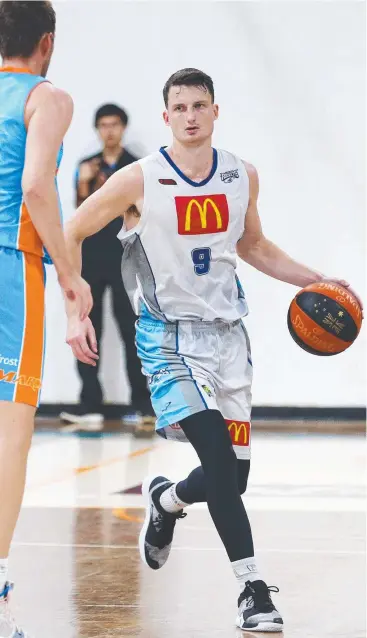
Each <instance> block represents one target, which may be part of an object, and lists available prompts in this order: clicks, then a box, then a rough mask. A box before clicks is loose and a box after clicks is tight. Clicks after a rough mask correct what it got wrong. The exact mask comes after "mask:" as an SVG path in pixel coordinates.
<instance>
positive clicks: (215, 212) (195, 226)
mask: <svg viewBox="0 0 367 638" xmlns="http://www.w3.org/2000/svg"><path fill="white" fill-rule="evenodd" d="M175 202H176V211H177V219H178V234H179V235H209V234H211V233H224V232H225V231H226V230H227V228H228V221H229V210H228V202H227V197H226V196H225V195H198V196H197V197H175Z"/></svg>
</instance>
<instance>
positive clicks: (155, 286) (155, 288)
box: [135, 233, 168, 321]
mask: <svg viewBox="0 0 367 638" xmlns="http://www.w3.org/2000/svg"><path fill="white" fill-rule="evenodd" d="M135 234H136V236H137V238H138V241H139V242H140V245H141V247H142V250H143V253H144V255H145V259H146V260H147V264H148V266H149V268H150V272H151V273H152V277H153V282H154V299H155V301H156V304H157V306H158V310H159V312H160V313H161V314H162V316H163V317H164V318H165V320H166V321H168V319H167V317H166V315H165V314H164V312H163V311H162V309H161V307H160V305H159V302H158V299H157V295H156V290H157V284H156V283H155V277H154V273H153V270H152V267H151V265H150V261H149V259H148V256H147V253H146V252H145V248H144V246H143V242H142V241H141V239H140V235H139V233H135Z"/></svg>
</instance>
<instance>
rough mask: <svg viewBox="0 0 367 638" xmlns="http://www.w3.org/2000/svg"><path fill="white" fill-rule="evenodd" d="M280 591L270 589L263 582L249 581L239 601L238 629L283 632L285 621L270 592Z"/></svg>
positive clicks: (275, 588) (274, 588)
mask: <svg viewBox="0 0 367 638" xmlns="http://www.w3.org/2000/svg"><path fill="white" fill-rule="evenodd" d="M278 591H279V589H278V587H268V586H267V585H266V583H264V581H263V580H255V581H254V582H250V581H249V580H248V581H247V583H246V587H245V589H244V591H243V592H242V594H241V596H240V597H239V599H238V616H237V619H236V625H237V627H239V628H240V629H242V631H263V632H269V633H270V632H274V633H275V632H277V631H279V632H280V631H283V619H282V617H281V615H280V614H279V612H278V611H277V610H276V608H275V607H274V605H273V602H272V600H271V597H270V592H278Z"/></svg>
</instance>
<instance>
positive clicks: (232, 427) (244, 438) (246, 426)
mask: <svg viewBox="0 0 367 638" xmlns="http://www.w3.org/2000/svg"><path fill="white" fill-rule="evenodd" d="M226 423H227V426H228V432H229V433H230V435H231V439H232V443H233V445H240V446H242V447H247V446H248V445H249V443H250V430H251V424H250V422H249V421H233V420H232V421H231V420H230V419H226Z"/></svg>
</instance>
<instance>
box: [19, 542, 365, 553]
mask: <svg viewBox="0 0 367 638" xmlns="http://www.w3.org/2000/svg"><path fill="white" fill-rule="evenodd" d="M13 547H45V548H48V549H53V548H60V549H112V550H113V549H121V550H136V551H137V550H138V549H139V547H138V545H97V544H96V545H92V544H87V543H86V544H83V543H79V544H77V543H41V542H22V541H16V542H14V543H13ZM171 551H176V552H177V551H181V552H182V551H185V552H223V548H222V547H185V546H182V547H179V546H178V547H172V550H171ZM256 552H257V553H262V554H321V555H323V554H325V555H330V556H333V555H347V556H349V555H350V556H365V552H364V551H361V550H347V549H335V550H334V549H325V550H323V549H312V548H310V549H304V548H302V549H275V548H262V549H261V548H260V549H257V550H256Z"/></svg>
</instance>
